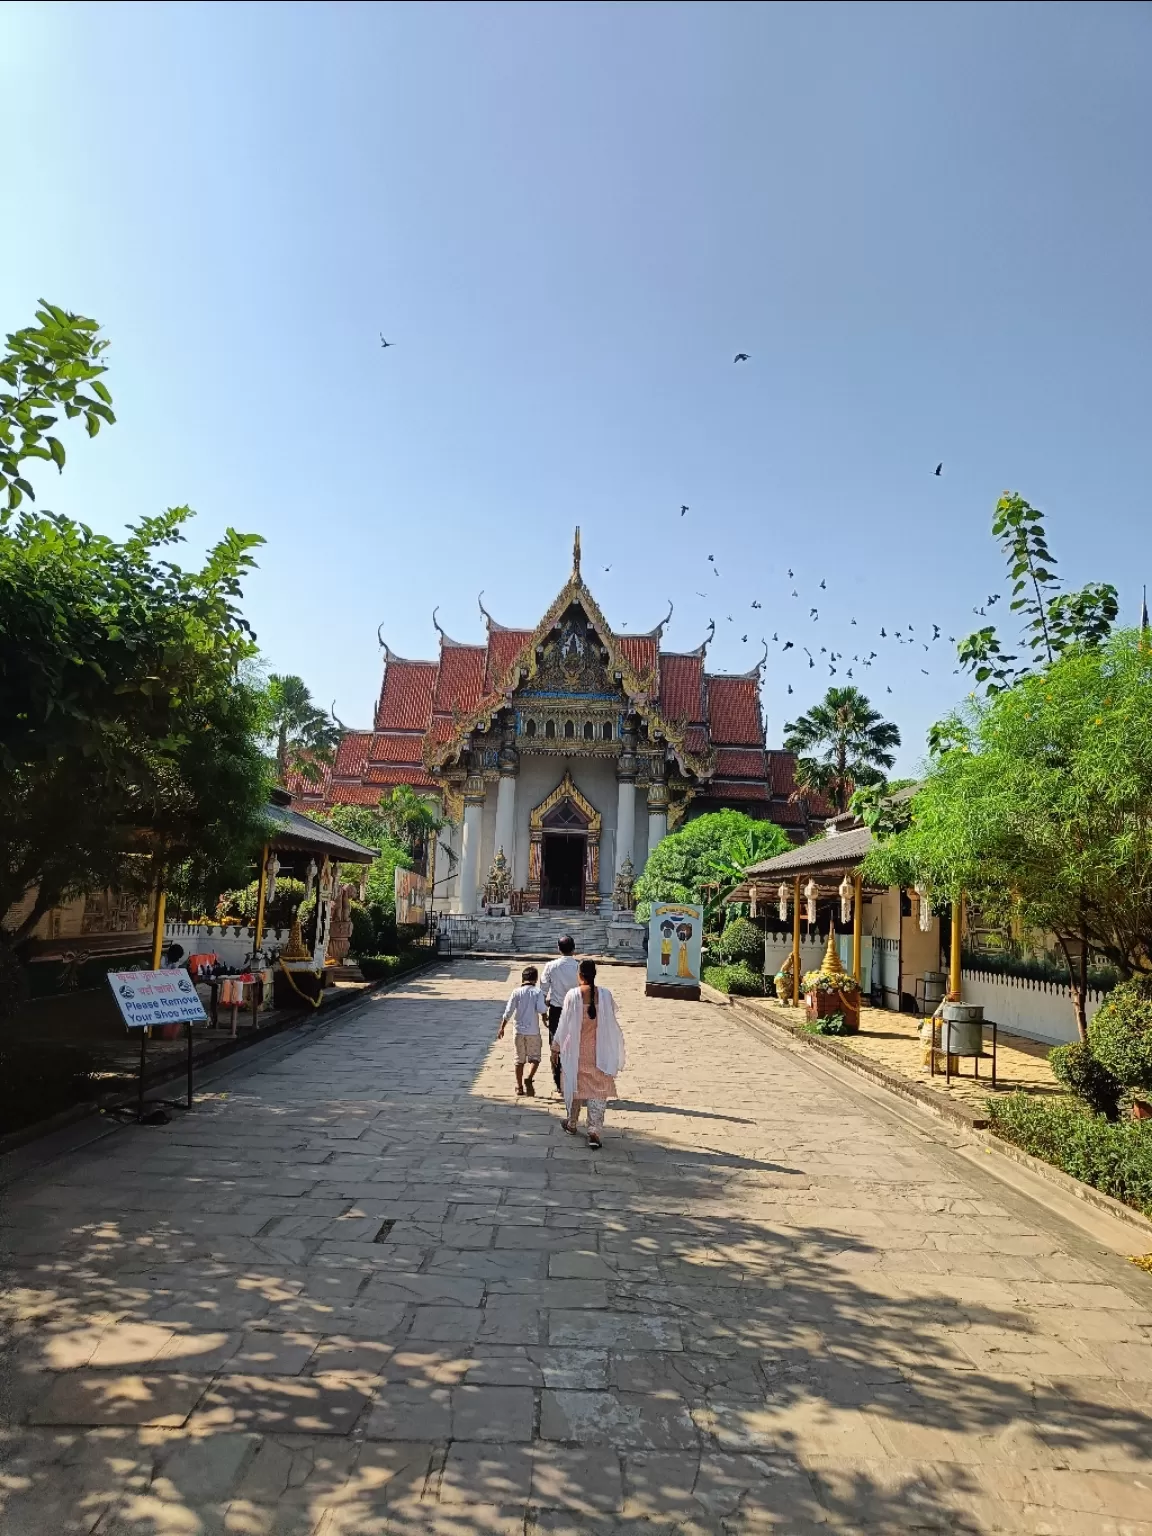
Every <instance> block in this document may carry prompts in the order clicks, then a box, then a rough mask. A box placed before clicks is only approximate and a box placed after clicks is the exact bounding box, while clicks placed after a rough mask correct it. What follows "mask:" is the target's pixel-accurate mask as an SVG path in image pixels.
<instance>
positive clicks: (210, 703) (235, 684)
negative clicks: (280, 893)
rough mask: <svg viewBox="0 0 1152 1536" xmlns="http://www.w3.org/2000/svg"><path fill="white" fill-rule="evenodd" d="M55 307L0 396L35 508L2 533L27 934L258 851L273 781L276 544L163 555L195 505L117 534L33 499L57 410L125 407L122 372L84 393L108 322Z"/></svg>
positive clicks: (0, 880) (1, 801)
mask: <svg viewBox="0 0 1152 1536" xmlns="http://www.w3.org/2000/svg"><path fill="white" fill-rule="evenodd" d="M45 314H46V315H47V317H48V318H47V320H45V318H44V316H45ZM38 318H40V320H41V326H40V331H41V332H42V333H43V336H42V338H41V340H40V341H37V340H36V333H35V332H29V331H26V332H18V333H16V335H15V337H13V338H10V340H9V347H8V352H7V353H6V354H5V357H4V359H3V361H2V363H0V378H2V379H3V380H4V381H5V382H6V383H8V384H9V385H10V386H11V389H10V392H7V393H4V394H3V395H0V421H2V422H3V424H4V427H3V431H2V432H0V446H2V447H3V453H4V455H5V457H4V458H3V465H2V468H3V474H4V476H5V477H6V479H5V484H6V485H7V486H8V491H9V501H10V503H12V504H13V505H15V506H16V507H19V508H20V510H19V511H16V512H13V511H12V510H11V509H10V510H9V511H8V512H6V513H4V514H3V520H4V522H5V524H6V527H5V532H4V536H3V537H2V538H0V770H2V772H3V781H4V793H3V794H2V795H0V923H4V924H5V925H6V931H5V932H4V933H3V937H4V938H5V939H6V940H7V941H8V942H19V941H20V940H21V939H23V938H24V937H26V936H27V935H28V934H29V933H30V932H31V931H32V929H33V928H34V927H35V926H36V923H37V922H38V921H39V919H40V917H41V916H42V915H43V913H44V912H45V911H47V910H48V909H49V908H50V907H52V906H55V905H57V904H58V903H59V902H60V901H62V900H65V899H68V898H69V897H71V896H73V895H77V894H80V893H82V892H86V891H91V890H99V889H103V888H106V887H115V888H117V889H119V890H122V891H128V892H132V891H139V892H141V893H143V892H144V891H146V890H148V889H149V888H151V887H153V886H154V885H155V883H156V881H157V879H158V878H160V877H161V876H166V874H167V872H168V871H169V870H170V869H173V868H175V866H176V865H177V864H182V865H184V866H185V868H186V872H187V873H188V875H189V878H190V879H191V880H193V881H195V880H197V879H201V878H203V877H205V876H206V871H207V870H208V868H209V867H210V866H212V865H217V866H224V865H227V864H228V863H229V861H233V862H234V861H235V860H236V858H237V854H238V852H239V853H240V854H242V855H244V856H247V855H248V854H249V853H250V851H251V850H252V849H253V848H255V847H258V846H259V843H260V840H261V834H262V832H263V808H264V804H265V799H266V788H267V783H266V778H267V774H266V765H265V761H264V758H263V755H262V753H261V751H260V747H259V742H258V739H257V730H258V725H259V720H260V699H259V695H258V694H257V692H256V691H255V690H254V689H252V688H250V687H248V686H246V685H245V684H244V683H243V681H242V680H241V677H240V669H241V667H242V665H243V664H244V662H245V660H246V659H247V658H248V657H249V656H250V655H251V654H252V651H253V638H252V634H251V631H250V629H249V627H248V625H247V623H246V621H245V620H244V618H243V617H242V615H241V613H240V611H239V607H238V601H237V600H238V599H239V597H240V595H241V580H242V578H243V576H244V574H245V573H246V572H247V571H248V570H249V569H250V568H251V567H252V565H253V564H254V560H253V557H252V554H251V551H252V549H253V548H254V547H255V546H256V545H258V544H259V543H261V542H262V541H261V540H260V539H259V538H257V537H255V536H254V535H244V534H239V533H236V532H235V531H234V530H232V529H229V530H228V531H227V532H226V534H225V535H224V537H223V538H222V539H221V540H220V542H219V543H218V544H216V546H215V547H214V548H213V549H211V550H210V551H209V553H208V556H207V558H206V560H205V562H204V564H203V565H202V566H201V567H200V568H199V569H194V570H184V569H182V568H181V567H179V566H177V565H175V564H174V563H173V562H172V561H170V560H168V559H164V558H161V553H160V552H161V551H163V550H165V549H166V548H168V547H169V546H171V545H173V544H175V543H177V542H179V541H180V540H181V539H182V538H183V532H182V530H183V526H184V524H185V523H186V521H187V520H188V518H189V517H190V516H191V513H190V512H189V511H188V509H187V508H183V507H179V508H173V509H170V510H169V511H167V512H165V513H162V514H160V515H159V516H157V517H150V518H146V519H144V521H142V522H141V523H139V524H138V525H136V526H135V527H133V528H131V529H130V530H129V535H128V537H127V538H126V539H124V540H123V541H122V542H116V541H114V540H112V539H110V538H107V537H104V536H103V535H99V534H95V533H93V532H92V530H91V529H89V528H87V527H85V526H84V525H83V524H80V523H76V522H73V521H72V520H71V519H69V518H66V517H63V516H59V515H55V514H51V513H41V512H35V511H32V510H30V509H27V508H23V507H21V502H22V501H23V500H25V499H28V500H31V499H32V498H31V487H30V485H28V484H27V483H26V481H25V480H24V475H23V472H22V464H23V461H24V460H25V459H28V458H31V459H38V458H39V459H43V458H45V457H48V458H49V459H51V461H52V462H54V463H56V464H57V465H59V464H60V463H61V462H62V460H61V452H60V451H59V450H56V449H53V448H51V446H50V445H49V446H48V447H47V449H46V452H45V453H39V452H37V451H36V450H37V449H38V448H39V447H40V446H42V444H41V443H40V442H38V441H37V434H38V433H39V434H41V435H42V436H43V442H44V443H45V444H47V443H48V437H47V435H46V434H47V430H48V426H50V425H52V424H53V421H54V417H53V415H52V411H53V408H57V407H58V408H59V409H62V410H63V412H64V414H65V415H77V414H82V413H88V412H91V413H94V414H93V420H95V422H96V423H97V424H98V423H99V422H100V421H102V420H112V419H113V418H112V416H111V412H110V411H108V410H107V409H106V402H105V398H104V397H105V396H106V394H107V391H106V389H105V388H104V386H103V385H101V388H100V390H99V391H97V393H98V394H99V396H100V398H99V399H98V400H97V401H95V402H94V403H93V402H92V401H91V398H90V397H89V396H86V395H84V394H83V393H82V392H81V390H80V383H82V382H84V381H85V380H88V379H91V381H92V388H93V390H95V389H96V383H97V382H98V381H97V380H95V378H94V374H93V370H94V372H95V373H100V372H102V371H103V368H102V365H97V364H96V363H94V362H93V361H92V359H94V358H96V357H99V355H100V353H101V351H102V349H103V346H104V343H103V342H101V341H99V340H98V339H97V338H96V329H97V328H96V326H95V324H94V322H91V321H80V320H76V318H75V317H70V316H67V315H65V313H64V312H63V311H60V310H57V309H55V308H52V307H51V306H47V307H46V309H45V311H44V312H42V314H41V315H40V316H39V317H38ZM69 327H71V330H70V331H69ZM38 347H39V348H40V350H41V352H43V353H44V356H45V359H46V360H45V361H43V362H41V363H36V362H35V355H36V352H37V348H38ZM30 355H31V356H32V361H29V356H30ZM85 359H87V361H85ZM45 402H46V403H45ZM97 406H99V407H101V409H99V410H97V409H96V407H97ZM29 411H31V412H32V413H33V414H32V415H31V416H30V415H29ZM88 427H89V432H90V433H94V431H95V428H94V427H93V424H92V420H89V422H88ZM13 466H15V467H13ZM13 492H15V493H16V495H15V496H13ZM13 908H14V909H15V912H14V914H13V915H12V916H11V917H6V916H5V915H6V914H8V913H9V912H10V910H11V909H13Z"/></svg>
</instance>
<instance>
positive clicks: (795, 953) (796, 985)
mask: <svg viewBox="0 0 1152 1536" xmlns="http://www.w3.org/2000/svg"><path fill="white" fill-rule="evenodd" d="M792 1003H793V1006H794V1007H797V1008H798V1007H799V1006H800V876H799V875H797V876H796V877H795V879H794V880H793V881H792Z"/></svg>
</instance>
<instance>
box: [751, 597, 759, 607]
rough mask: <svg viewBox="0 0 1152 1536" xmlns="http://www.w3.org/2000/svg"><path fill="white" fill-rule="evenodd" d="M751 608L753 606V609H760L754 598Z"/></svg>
mask: <svg viewBox="0 0 1152 1536" xmlns="http://www.w3.org/2000/svg"><path fill="white" fill-rule="evenodd" d="M752 606H753V608H759V607H760V604H759V603H758V602H757V601H756V599H755V598H753V599H752Z"/></svg>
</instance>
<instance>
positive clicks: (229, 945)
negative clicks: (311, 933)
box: [164, 923, 291, 967]
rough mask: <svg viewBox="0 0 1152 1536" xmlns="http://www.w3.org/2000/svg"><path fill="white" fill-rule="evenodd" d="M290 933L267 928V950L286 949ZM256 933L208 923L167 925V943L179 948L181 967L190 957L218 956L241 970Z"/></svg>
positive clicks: (234, 926) (248, 928) (282, 929)
mask: <svg viewBox="0 0 1152 1536" xmlns="http://www.w3.org/2000/svg"><path fill="white" fill-rule="evenodd" d="M290 933H291V929H289V928H265V930H264V947H265V948H266V949H267V948H269V947H274V948H281V949H282V948H283V947H284V945H285V944H287V942H288V938H289V935H290ZM254 939H255V929H253V928H250V927H243V928H241V927H238V926H237V925H236V924H235V923H226V924H225V925H224V926H222V927H218V926H217V925H215V924H208V923H165V924H164V943H165V945H167V944H170V943H175V944H179V945H180V946H181V948H182V949H183V951H184V953H183V955H182V956H181V957H180V959H179V960H178V961H177V964H178V965H182V964H183V963H184V961H185V960H187V958H188V956H189V955H219V957H220V959H221V960H222V961H223V963H224V964H225V965H233V966H237V967H239V966H241V965H243V964H244V962H245V961H246V960H247V959H248V956H249V955H250V954H251V953H252V944H253V941H254Z"/></svg>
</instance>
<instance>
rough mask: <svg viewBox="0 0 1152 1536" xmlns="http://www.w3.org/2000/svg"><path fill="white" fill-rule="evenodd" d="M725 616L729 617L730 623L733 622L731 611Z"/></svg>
mask: <svg viewBox="0 0 1152 1536" xmlns="http://www.w3.org/2000/svg"><path fill="white" fill-rule="evenodd" d="M725 617H726V618H727V620H728V622H729V624H731V623H733V618H732V615H731V614H730V613H729V614H726V615H725Z"/></svg>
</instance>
